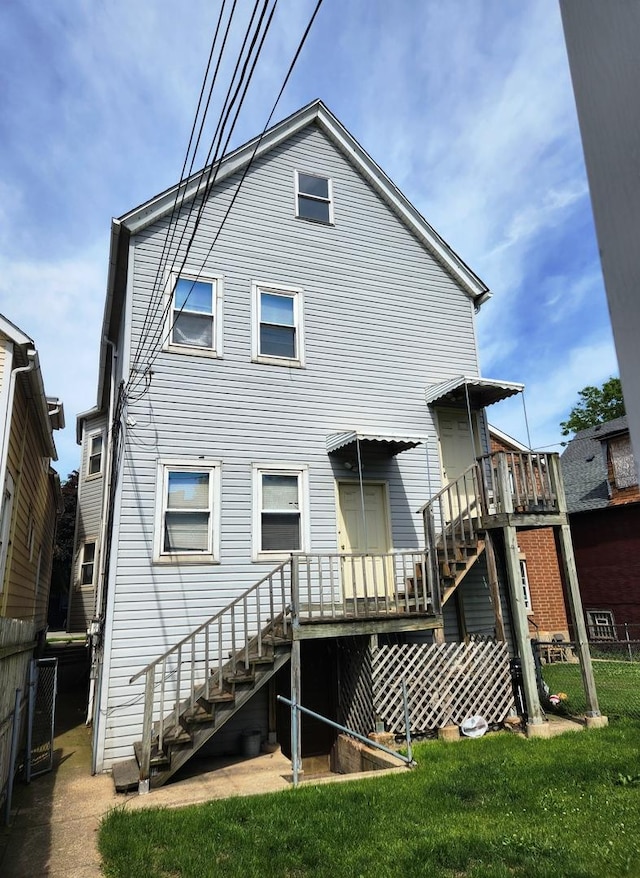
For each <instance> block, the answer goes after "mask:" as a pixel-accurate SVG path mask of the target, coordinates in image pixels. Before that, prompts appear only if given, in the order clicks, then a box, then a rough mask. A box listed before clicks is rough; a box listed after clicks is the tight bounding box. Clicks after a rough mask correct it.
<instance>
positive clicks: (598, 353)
mask: <svg viewBox="0 0 640 878" xmlns="http://www.w3.org/2000/svg"><path fill="white" fill-rule="evenodd" d="M617 374H618V364H617V360H616V357H615V352H614V351H613V347H612V344H611V335H610V332H604V333H600V334H599V335H595V336H593V337H591V338H589V339H587V340H585V341H584V343H583V344H582V345H580V346H579V347H575V348H573V349H572V350H570V351H567V352H566V353H565V354H564V356H563V353H562V352H561V351H559V352H558V356H557V358H556V360H555V361H554V362H552V363H548V364H541V370H540V373H539V374H538V375H537V376H536V377H535V378H534V379H533V380H531V381H530V382H529V383H528V384H527V386H526V388H525V403H526V409H527V419H528V422H529V428H530V432H531V441H532V444H533V447H534V448H544V447H546V446H548V445H551V444H554V443H555V444H558V443H560V442H561V441H564V440H563V437H562V436H561V434H560V421H563V420H565V419H566V418H567V416H568V414H569V411H570V410H571V408H573V406H574V405H575V404H576V403H577V401H578V392H579V391H580V390H582V388H583V387H586V385H588V384H593V385H596V386H597V385H600V384H602V383H603V381H606V380H607V378H609V377H610V376H611V375H617ZM489 420H490V421H491V423H492V424H495V426H496V427H499V428H500V429H502V430H504V431H505V432H506V433H508V434H509V435H510V436H513V437H515V438H517V439H520V441H526V425H525V420H524V414H523V409H522V401H521V400H520V399H518V400H516V399H511V400H507V401H505V402H502V403H499V404H498V405H496V406H494V407H493V408H491V409H490V410H489ZM552 450H559V448H554V449H552Z"/></svg>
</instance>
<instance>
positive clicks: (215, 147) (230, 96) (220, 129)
mask: <svg viewBox="0 0 640 878" xmlns="http://www.w3.org/2000/svg"><path fill="white" fill-rule="evenodd" d="M277 3H278V0H275V3H274V5H273V7H272V10H271V15H270V17H269V20H268V22H267V27H266V29H265V31H264V33H263V35H262V39H261V41H260V45H259V47H258V51H257V53H256V55H255V58H254V60H253V64H252V67H251V73H250V74H249V79H248V80H246V76H247V69H248V65H249V62H250V61H251V56H252V53H253V50H254V47H255V45H256V41H257V39H258V36H259V34H260V30H261V27H262V24H263V21H264V17H265V14H266V11H267V9H268V5H269V0H263V6H262V12H261V14H260V17H259V20H258V23H257V26H256V29H255V32H254V33H253V36H252V38H251V42H250V46H249V50H248V53H247V56H246V58H244V64H242V61H243V56H244V54H245V49H246V46H247V42H248V41H249V38H250V35H251V28H252V26H253V22H254V19H255V17H256V13H257V10H258V7H259V5H260V0H256V3H255V5H254V9H253V13H252V15H251V20H250V22H249V25H248V28H247V30H246V32H245V36H244V40H243V43H242V46H241V49H240V53H239V56H238V59H237V61H236V65H235V68H234V71H233V74H232V77H231V80H230V83H229V87H228V89H227V94H226V97H225V101H224V104H223V108H222V111H221V116H220V119H219V121H218V124H217V126H216V131H215V132H214V136H213V139H212V142H211V146H210V148H209V152H208V154H207V157H206V160H205V167H206V165H207V164H208V163H209V162H210V161H211V159H212V156H213V161H212V163H211V164H210V165H209V168H208V172H207V176H206V183H205V187H204V192H203V194H202V196H199V197H198V198H194V199H192V201H191V203H190V206H189V211H188V214H187V216H186V219H185V223H184V225H183V228H182V233H181V235H180V239H179V241H178V244H177V247H176V255H175V256H174V258H173V261H172V263H171V266H170V267H169V273H171V272H173V270H174V268H175V264H176V261H177V258H178V255H177V254H178V253H179V252H180V249H181V247H182V244H183V241H184V238H185V236H186V234H187V231H188V229H189V223H190V220H191V216H192V214H193V211H194V208H195V206H196V203H197V202H198V201H200V204H199V206H198V208H197V212H196V221H195V223H194V225H193V228H192V230H191V232H190V234H189V239H188V242H187V247H186V252H185V255H184V257H183V260H182V265H181V267H180V271H182V270H183V268H184V265H185V264H186V260H187V258H188V255H189V252H190V250H191V246H192V244H193V240H194V238H195V234H196V232H197V229H198V226H199V224H200V219H201V217H202V213H203V210H204V205H205V202H206V199H207V197H208V194H209V192H210V191H211V188H212V187H213V185H214V183H215V180H216V179H217V173H218V159H219V157H220V156H221V155H224V153H225V152H226V150H227V147H228V144H229V142H230V140H231V137H232V135H233V131H234V128H235V124H236V121H237V118H238V113H239V110H238V112H237V113H236V115H235V117H234V120H233V123H232V125H231V127H230V128H229V130H228V131H225V129H226V126H227V123H228V120H229V116H230V114H231V112H232V110H233V107H234V104H235V102H236V100H237V98H238V95H239V94H240V91H241V90H242V88H243V85H244V83H245V80H246V85H245V87H244V92H243V95H242V99H241V104H240V106H241V105H242V101H244V96H245V95H246V91H247V88H248V85H249V82H250V79H251V76H252V75H253V71H254V70H255V66H256V63H257V60H258V57H259V54H260V51H261V49H262V46H263V44H264V39H265V37H266V33H267V31H268V28H269V26H270V24H271V20H272V18H273V13H274V12H275V8H276V6H277ZM241 65H242V70H241V73H240V78H239V79H238V82H237V83H235V80H236V77H237V75H238V70H239V69H240V67H241ZM234 83H235V86H234ZM225 135H226V139H225ZM223 140H224V143H223ZM214 174H215V176H214ZM185 188H186V187H185ZM200 199H201V200H200ZM175 226H176V224H175V223H174V234H175ZM161 275H162V270H161V267H160V266H159V270H158V272H157V273H156V280H157V282H158V287H159V288H158V291H157V294H156V296H155V303H154V307H156V308H157V307H158V306H159V305H160V302H161V299H162V292H163V291H162V280H163V278H162V276H161ZM192 289H193V284H192V286H191V289H190V290H189V294H188V296H187V298H186V299H185V303H184V304H186V302H187V300H188V298H189V296H190V294H191V290H192ZM170 308H171V299H169V301H168V302H167V304H166V306H165V308H164V309H163V311H162V313H161V315H160V319H159V320H157V325H156V329H155V330H154V331H153V332H152V333H151V338H147V339H145V340H146V341H147V348H148V355H151V354H152V353H153V351H154V350H155V348H156V346H157V344H158V341H159V338H160V336H161V335H162V332H163V324H164V321H165V320H166V318H167V315H168V313H169V310H170ZM143 348H144V344H143V345H141V347H140V351H139V354H138V360H140V359H142V356H141V355H142V351H143Z"/></svg>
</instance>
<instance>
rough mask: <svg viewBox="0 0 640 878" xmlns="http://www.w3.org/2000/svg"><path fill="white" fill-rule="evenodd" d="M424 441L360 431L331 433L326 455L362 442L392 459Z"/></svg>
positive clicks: (422, 437) (417, 438) (411, 437)
mask: <svg viewBox="0 0 640 878" xmlns="http://www.w3.org/2000/svg"><path fill="white" fill-rule="evenodd" d="M426 441H427V440H426V437H425V436H407V435H404V436H396V435H392V434H390V433H374V432H370V433H364V432H361V431H360V430H347V431H346V432H344V433H331V435H330V436H327V454H332V453H333V452H334V451H340V450H342V449H344V450H347V449H348V448H349V447H350V446H353V445H355V444H356V443H358V442H362V443H366V444H368V445H370V446H374V447H375V446H377V447H378V448H379V449H380V450H383V451H385V452H386V453H387V454H388V455H389V456H390V457H393V455H394V454H400V452H401V451H407V449H409V448H415V447H416V445H421V444H422V443H423V442H426Z"/></svg>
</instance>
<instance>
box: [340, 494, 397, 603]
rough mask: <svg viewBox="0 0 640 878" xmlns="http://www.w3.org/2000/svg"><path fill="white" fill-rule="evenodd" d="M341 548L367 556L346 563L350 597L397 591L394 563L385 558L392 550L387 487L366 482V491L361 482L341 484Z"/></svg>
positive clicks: (344, 575)
mask: <svg viewBox="0 0 640 878" xmlns="http://www.w3.org/2000/svg"><path fill="white" fill-rule="evenodd" d="M363 499H364V516H363ZM338 548H339V550H340V551H341V552H347V553H350V554H353V555H361V556H363V557H356V558H345V559H344V560H343V563H342V584H343V588H344V592H345V596H346V597H365V596H369V597H373V596H374V595H378V596H382V595H384V594H386V593H389V592H391V591H392V590H393V576H392V571H393V567H392V565H391V559H390V558H385V557H382V556H384V555H386V554H387V553H388V552H389V551H390V550H391V529H390V526H389V513H388V504H387V490H386V485H385V484H381V483H376V482H364V483H363V485H362V490H361V489H360V484H359V482H340V483H339V484H338ZM366 556H377V557H366Z"/></svg>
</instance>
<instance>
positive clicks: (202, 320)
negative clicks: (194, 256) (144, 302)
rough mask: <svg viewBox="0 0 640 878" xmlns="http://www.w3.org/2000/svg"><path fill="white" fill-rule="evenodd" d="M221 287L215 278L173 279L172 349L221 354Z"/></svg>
mask: <svg viewBox="0 0 640 878" xmlns="http://www.w3.org/2000/svg"><path fill="white" fill-rule="evenodd" d="M221 286H222V281H221V280H220V279H216V278H210V277H196V276H195V275H180V276H179V277H177V276H175V275H173V276H172V278H171V287H172V288H171V308H170V310H169V331H168V333H167V337H168V346H169V349H174V350H182V351H187V352H192V353H207V354H209V355H212V354H217V355H218V356H219V355H220V354H221V346H222V335H221V314H220V310H221V309H220V300H221Z"/></svg>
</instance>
